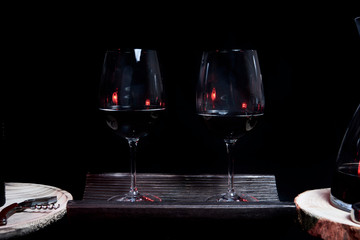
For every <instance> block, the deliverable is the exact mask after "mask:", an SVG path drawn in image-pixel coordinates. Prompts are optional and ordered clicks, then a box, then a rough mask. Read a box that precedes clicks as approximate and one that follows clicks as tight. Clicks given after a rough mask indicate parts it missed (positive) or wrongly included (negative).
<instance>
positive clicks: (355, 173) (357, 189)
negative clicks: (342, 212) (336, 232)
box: [331, 163, 360, 211]
mask: <svg viewBox="0 0 360 240" xmlns="http://www.w3.org/2000/svg"><path fill="white" fill-rule="evenodd" d="M331 195H332V197H335V198H336V199H338V200H340V201H342V202H344V203H346V204H349V205H351V204H353V203H356V202H360V166H359V164H356V163H352V164H351V163H349V164H344V165H343V166H340V167H339V168H338V169H337V170H336V171H335V173H334V176H333V180H332V184H331ZM347 211H348V210H347Z"/></svg>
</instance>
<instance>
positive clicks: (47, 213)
mask: <svg viewBox="0 0 360 240" xmlns="http://www.w3.org/2000/svg"><path fill="white" fill-rule="evenodd" d="M5 195H6V203H5V205H4V206H2V207H1V208H0V210H2V209H3V208H5V207H7V206H9V205H10V204H12V203H15V202H17V203H19V202H22V201H24V200H27V199H31V198H41V197H48V196H57V199H58V201H57V203H58V204H60V205H59V208H57V209H52V210H31V209H27V210H25V211H23V212H19V213H15V214H14V215H12V216H11V217H10V218H9V219H8V223H7V224H6V225H4V226H0V239H7V238H11V237H16V236H22V235H25V234H28V233H30V232H33V231H36V230H39V229H41V228H43V227H45V226H47V225H49V224H51V223H52V222H55V221H57V220H59V219H60V218H62V217H63V216H64V215H65V213H66V205H67V202H68V201H69V200H72V199H73V197H72V195H71V194H70V193H68V192H67V191H64V190H61V189H59V188H56V187H52V186H48V185H41V184H34V183H13V182H10V183H5Z"/></svg>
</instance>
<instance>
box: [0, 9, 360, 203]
mask: <svg viewBox="0 0 360 240" xmlns="http://www.w3.org/2000/svg"><path fill="white" fill-rule="evenodd" d="M173 4H174V5H171V6H163V8H161V9H153V8H147V7H144V8H131V7H128V6H121V4H119V6H112V5H109V6H106V8H104V9H102V8H101V9H100V8H99V9H97V7H96V6H93V7H92V8H91V10H90V9H87V8H86V7H85V6H82V7H80V8H77V9H74V8H73V7H72V6H67V7H64V6H59V7H62V8H59V7H58V6H52V7H49V8H46V10H43V11H36V12H32V11H29V12H26V11H25V12H26V14H25V13H24V12H17V11H14V14H13V15H11V18H9V19H8V22H11V21H13V20H15V19H17V20H18V22H16V23H12V24H8V25H6V26H5V30H4V31H5V33H6V34H4V35H3V38H4V39H5V40H6V42H5V43H4V44H3V50H4V52H6V53H9V54H8V55H7V54H6V55H5V56H6V58H7V59H5V60H6V64H4V65H3V66H4V68H3V71H2V78H1V85H2V87H1V91H2V93H1V95H2V100H1V101H2V103H1V104H2V109H1V127H2V129H1V131H2V132H1V145H2V146H1V147H2V150H1V151H2V153H1V159H0V161H1V168H2V171H4V172H5V173H4V174H5V179H6V181H19V182H35V183H42V184H49V185H54V186H57V187H60V188H62V189H65V190H67V191H69V192H70V193H72V194H73V196H74V198H75V199H81V196H82V192H83V186H84V183H85V174H86V173H87V172H128V171H129V162H128V159H127V158H128V145H127V143H126V141H125V140H122V139H118V138H116V137H114V136H112V135H111V133H110V132H108V131H107V129H106V128H105V127H104V125H103V123H102V121H101V119H100V118H99V113H98V110H97V86H98V84H99V80H100V74H101V69H102V63H103V58H104V53H105V51H106V50H108V49H114V48H121V47H137V48H154V49H156V50H158V55H159V61H160V64H161V70H162V74H163V79H164V81H165V89H166V95H167V107H168V108H167V110H168V111H167V116H166V117H165V118H164V119H163V120H162V124H161V126H159V127H158V128H157V129H155V131H153V132H152V134H150V135H149V136H148V137H146V138H144V139H143V140H141V141H140V143H139V154H138V164H137V169H138V172H165V173H182V174H200V173H218V174H225V173H226V171H227V170H226V161H225V147H224V144H223V142H222V141H221V140H220V139H217V138H215V137H214V136H212V135H211V134H210V133H209V132H208V131H207V130H206V128H205V127H204V126H203V124H202V123H201V121H199V119H198V118H197V116H196V114H195V86H196V82H197V78H198V69H199V65H200V59H201V54H202V51H203V50H206V49H217V48H251V49H256V50H257V51H258V56H259V60H260V67H261V71H262V75H263V82H264V89H265V99H266V112H265V120H264V122H263V124H262V125H261V126H259V127H258V128H257V129H255V130H254V131H253V132H251V133H250V134H249V135H248V136H247V137H246V138H244V139H242V140H239V141H238V143H237V147H236V149H235V151H234V156H235V158H236V173H260V174H261V173H266V174H275V175H276V178H277V184H278V190H279V194H280V197H281V199H282V200H284V201H292V200H293V198H294V197H295V196H296V195H297V194H299V193H301V192H302V191H305V190H308V189H314V188H321V187H329V186H330V182H331V174H332V171H333V169H334V166H335V161H336V154H337V151H338V149H339V146H340V143H341V140H342V137H343V135H344V133H345V130H346V127H347V124H348V123H349V121H350V119H351V117H352V115H353V113H354V111H355V109H356V107H357V106H358V104H359V103H360V94H359V81H360V36H359V34H358V32H357V29H356V25H355V22H354V18H355V17H357V16H359V15H360V13H359V12H356V11H355V9H356V8H355V7H354V6H341V7H338V6H334V7H333V8H331V10H327V9H318V10H316V9H314V8H313V7H302V8H299V7H298V6H293V7H287V6H283V8H279V9H277V10H276V8H274V9H275V10H274V9H272V10H270V9H265V10H266V11H264V10H263V11H264V12H258V11H257V8H256V7H252V8H245V7H242V5H241V4H240V5H239V6H236V7H235V6H220V5H214V6H212V7H211V9H210V10H207V9H203V8H202V5H201V4H200V3H199V4H198V5H197V6H196V7H197V8H196V9H195V6H182V5H178V4H176V3H173ZM59 9H60V10H59Z"/></svg>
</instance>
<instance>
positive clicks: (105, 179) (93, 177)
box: [67, 173, 295, 220]
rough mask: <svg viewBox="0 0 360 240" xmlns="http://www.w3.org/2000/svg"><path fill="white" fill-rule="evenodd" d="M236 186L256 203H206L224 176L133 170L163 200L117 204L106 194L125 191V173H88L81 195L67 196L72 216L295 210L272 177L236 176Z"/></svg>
mask: <svg viewBox="0 0 360 240" xmlns="http://www.w3.org/2000/svg"><path fill="white" fill-rule="evenodd" d="M234 181H235V189H236V190H237V192H238V193H244V194H249V195H251V196H253V197H255V198H257V199H258V200H259V201H258V202H248V203H246V202H240V203H217V202H206V199H207V198H208V197H210V196H212V195H215V194H219V193H223V192H225V191H226V189H227V176H226V175H171V174H137V185H138V189H139V191H140V192H142V193H151V194H153V195H156V196H158V197H160V198H161V199H162V202H159V203H148V202H139V203H118V202H115V203H114V202H109V201H107V199H109V198H110V197H112V196H114V195H118V194H125V193H127V192H128V191H129V184H130V177H129V174H127V173H106V174H88V175H87V181H86V186H85V191H84V195H83V200H80V201H70V202H69V204H68V210H67V211H68V217H69V218H70V219H79V218H80V219H86V220H89V219H104V218H107V219H114V218H115V219H121V218H140V217H141V218H144V217H152V218H153V217H160V218H209V219H211V218H213V219H215V218H216V219H219V218H221V219H234V218H245V219H246V218H253V219H257V218H272V217H274V216H282V215H287V216H288V215H289V214H290V215H291V214H294V215H295V205H294V203H293V202H281V201H280V200H279V197H278V194H277V189H276V181H275V176H273V175H235V177H234Z"/></svg>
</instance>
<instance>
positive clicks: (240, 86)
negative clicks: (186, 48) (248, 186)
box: [196, 49, 265, 202]
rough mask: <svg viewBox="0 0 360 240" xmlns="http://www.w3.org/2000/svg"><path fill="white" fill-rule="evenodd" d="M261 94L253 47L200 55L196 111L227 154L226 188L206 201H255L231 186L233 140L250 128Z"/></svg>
mask: <svg viewBox="0 0 360 240" xmlns="http://www.w3.org/2000/svg"><path fill="white" fill-rule="evenodd" d="M264 106H265V97H264V91H263V84H262V77H261V72H260V66H259V60H258V56H257V51H256V50H242V49H225V50H213V51H205V52H203V55H202V60H201V65H200V74H199V82H198V86H197V92H196V111H197V114H198V115H199V116H201V117H202V118H203V120H204V122H205V125H206V126H207V127H208V129H209V130H210V131H211V132H213V133H214V134H215V135H216V136H218V137H220V138H222V139H223V140H224V142H225V145H226V150H227V157H228V189H227V192H226V193H223V194H219V195H215V196H211V197H209V198H208V199H207V200H208V201H218V202H242V201H245V202H247V201H257V199H256V198H254V197H252V196H247V195H245V194H240V195H241V196H240V195H239V194H237V193H236V191H235V189H234V159H233V157H232V156H231V150H232V148H233V147H234V145H235V143H236V141H237V140H238V139H239V138H241V137H243V136H244V135H245V134H246V133H247V132H249V131H250V130H252V129H253V128H254V127H255V126H256V125H257V122H258V121H259V119H260V118H261V117H262V116H263V115H264Z"/></svg>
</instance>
